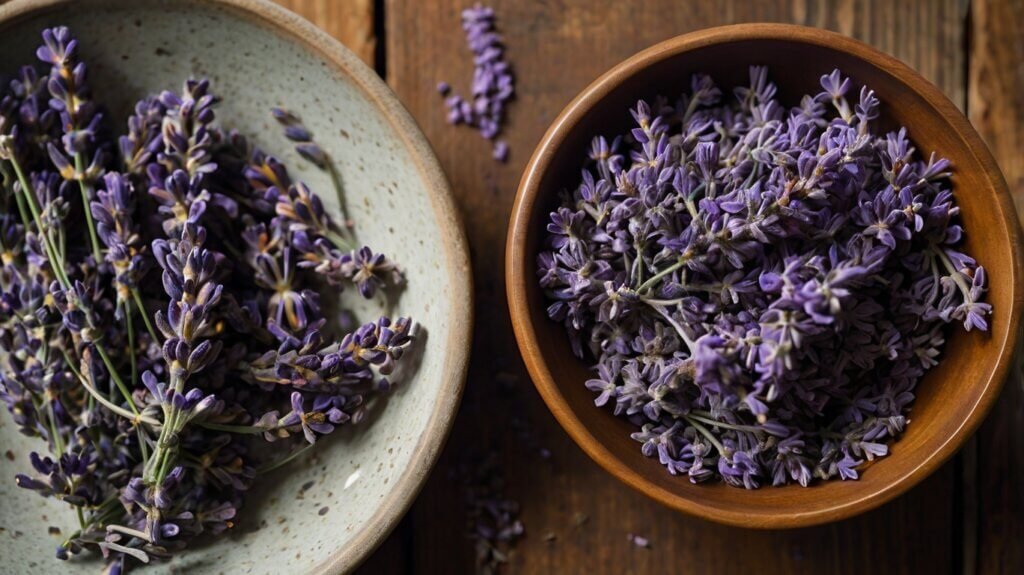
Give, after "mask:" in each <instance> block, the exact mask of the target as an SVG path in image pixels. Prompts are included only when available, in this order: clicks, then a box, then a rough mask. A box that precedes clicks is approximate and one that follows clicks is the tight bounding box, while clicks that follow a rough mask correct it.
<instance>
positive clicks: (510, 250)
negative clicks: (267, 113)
mask: <svg viewBox="0 0 1024 575" xmlns="http://www.w3.org/2000/svg"><path fill="white" fill-rule="evenodd" d="M751 40H765V41H784V42H789V43H794V44H806V45H810V46H817V47H822V48H828V49H830V50H835V51H839V52H844V53H846V54H849V55H852V56H853V57H855V58H858V59H860V60H862V61H864V62H865V63H867V64H869V65H871V66H873V67H874V68H876V69H878V70H879V71H880V72H882V73H885V74H888V75H889V76H892V77H893V78H895V79H896V80H897V81H898V82H900V83H902V84H903V85H904V86H906V87H907V89H909V90H911V91H913V92H915V93H916V94H918V95H919V96H920V97H922V98H923V99H924V100H925V102H927V104H928V105H929V106H931V107H932V108H934V109H935V110H936V111H937V112H938V113H939V115H940V116H941V117H943V118H944V119H945V121H946V122H947V124H948V126H949V128H950V129H951V130H953V131H954V132H955V133H956V135H957V137H958V138H959V139H960V140H962V141H963V142H964V143H965V144H966V146H967V148H968V149H969V150H970V151H971V153H972V156H973V160H974V162H975V166H976V167H977V168H979V169H981V170H982V171H984V173H985V174H986V175H985V178H986V179H987V180H989V182H990V184H991V187H992V189H994V190H995V192H996V203H995V204H994V205H993V206H992V212H993V213H992V215H993V223H994V224H996V225H1000V226H1002V227H1003V228H1004V230H1005V234H1004V237H1006V239H1007V244H1008V245H1007V246H1006V248H1007V249H1009V250H1010V252H1011V255H1012V261H1013V265H1012V269H1009V270H1006V272H1005V273H1008V274H1010V286H1011V289H1012V292H1013V293H1012V302H1013V305H1012V309H1010V310H1005V311H1003V313H1008V317H1009V326H1010V327H1009V329H1008V330H1007V332H1006V333H1005V335H1004V336H1003V337H1002V341H1001V342H999V343H1000V344H1001V346H1000V347H999V349H998V354H997V361H998V363H997V364H996V367H995V369H994V370H993V372H992V376H991V377H989V379H988V381H983V382H978V384H977V385H978V386H984V389H983V391H982V393H981V396H980V397H979V399H978V401H977V402H976V403H975V405H974V406H973V407H972V409H971V411H970V412H969V413H968V415H967V416H966V417H965V419H964V420H963V421H961V422H959V425H958V427H957V428H956V429H955V430H954V431H953V432H952V434H951V435H950V436H949V437H948V438H947V439H946V440H945V441H944V442H943V443H942V444H941V446H940V447H939V449H938V450H937V451H935V452H933V453H931V454H930V455H928V456H927V457H924V458H921V459H918V460H907V461H905V463H906V464H907V466H908V470H907V471H905V472H904V473H903V474H902V475H901V476H899V477H898V478H897V479H896V480H895V481H893V482H891V483H888V484H883V485H879V487H878V488H877V489H875V490H873V491H871V492H868V493H867V494H865V495H864V496H862V497H859V498H856V499H849V500H844V499H834V500H832V501H831V502H830V504H827V505H825V506H821V507H817V508H816V509H813V510H806V509H786V508H780V509H778V510H776V511H767V510H765V511H761V510H759V511H757V512H755V513H752V512H750V511H745V510H735V509H723V508H720V507H712V506H708V505H705V504H703V503H702V502H701V501H700V500H697V499H691V498H688V497H684V496H681V495H679V494H677V493H675V492H674V491H671V490H669V489H666V488H663V487H661V486H659V485H657V484H655V483H653V482H651V481H649V480H648V479H646V478H645V476H644V474H643V473H641V472H638V471H636V470H634V469H631V468H630V467H628V466H627V465H625V464H624V463H623V461H622V460H620V459H619V458H618V457H617V456H616V455H615V454H614V453H613V452H612V451H611V450H609V449H608V448H607V447H605V446H604V445H603V444H601V443H600V442H599V441H598V440H597V439H596V438H595V437H594V435H593V434H591V432H590V431H589V430H588V429H587V427H586V425H585V424H584V423H583V421H582V420H581V419H580V418H579V417H578V416H577V414H576V413H575V412H574V411H573V410H572V408H571V407H570V406H569V403H568V401H567V400H566V399H565V396H564V395H563V394H562V393H561V391H560V390H559V386H558V384H557V383H556V382H555V380H554V378H553V376H552V374H551V371H550V369H549V368H548V366H547V364H546V362H545V360H544V356H543V354H542V353H541V350H540V346H539V345H538V342H537V331H538V330H539V329H560V327H559V326H556V325H555V324H550V325H542V326H537V325H535V324H534V321H533V319H532V316H531V313H530V311H531V310H530V308H529V305H528V297H527V294H528V292H530V291H531V290H532V289H534V287H533V286H532V285H531V282H535V281H536V280H535V277H534V275H535V274H534V273H533V258H534V257H535V254H530V253H526V251H527V250H526V240H527V236H528V233H529V231H530V230H529V226H530V219H531V215H532V214H533V211H534V210H535V209H536V206H537V202H538V198H539V196H540V182H541V180H542V179H543V175H544V174H545V172H546V171H547V170H548V169H549V167H550V164H551V161H552V160H553V158H554V155H555V151H556V150H557V149H558V148H559V147H560V146H561V144H562V142H563V141H564V139H565V137H566V135H567V134H568V133H569V132H570V131H571V130H572V129H573V128H574V127H575V126H576V124H577V123H579V122H580V121H581V120H582V119H583V118H584V117H585V116H586V115H587V114H588V113H589V112H590V110H591V109H592V108H593V107H594V106H595V105H596V104H597V103H598V102H599V101H601V100H602V99H603V98H604V97H605V96H607V95H608V94H609V93H610V92H611V91H613V90H614V89H616V88H617V87H619V86H620V85H622V84H623V83H624V82H627V81H629V79H630V78H631V77H632V76H633V75H634V74H636V73H637V72H638V71H639V70H642V69H645V68H649V67H651V66H653V65H655V64H657V63H659V62H662V61H665V60H667V59H670V58H672V57H675V56H677V55H679V54H682V53H684V52H688V51H692V50H697V49H700V48H705V47H708V46H713V45H722V44H730V43H735V42H746V41H751ZM505 249H506V258H505V262H506V263H505V280H506V284H507V286H508V304H509V310H510V313H511V316H512V326H513V330H514V332H515V336H516V341H517V343H518V345H519V348H520V352H521V354H522V356H523V359H524V361H525V363H526V367H527V370H528V371H529V373H530V376H531V378H532V379H533V382H534V385H535V386H536V387H537V390H538V391H539V392H540V394H541V397H542V398H543V399H544V402H545V403H546V404H547V406H548V408H549V409H550V410H551V412H552V413H553V414H554V416H555V418H556V419H557V420H558V422H559V424H561V425H562V427H564V428H565V430H566V431H567V432H568V433H569V435H570V437H572V439H573V440H574V441H575V442H576V443H577V444H578V445H579V446H580V447H581V448H582V449H583V451H584V452H586V454H587V455H588V456H590V457H591V459H593V460H594V461H596V462H597V463H598V464H599V465H600V466H601V467H603V468H604V469H605V470H606V471H608V472H609V473H611V474H612V475H614V476H615V477H617V478H618V479H619V480H621V481H623V482H624V483H626V484H627V485H629V486H630V487H632V488H634V489H636V490H638V491H640V492H641V493H643V494H645V495H647V496H648V497H651V498H653V499H655V500H656V501H658V502H660V503H662V504H663V505H666V506H668V507H671V508H674V509H676V510H679V511H683V512H685V513H688V514H691V515H695V516H699V517H703V518H705V519H710V520H712V521H716V522H719V523H723V524H727V525H734V526H739V527H750V528H760V529H774V528H795V527H806V526H811V525H818V524H822V523H827V522H831V521H838V520H840V519H845V518H847V517H850V516H853V515H856V514H859V513H863V512H865V511H868V510H870V509H874V508H876V507H878V506H880V505H882V504H883V503H886V502H888V501H890V500H892V499H893V498H895V497H897V496H898V495H900V494H902V493H904V492H906V491H907V490H908V489H910V488H911V487H913V486H914V485H916V484H917V483H919V482H920V481H922V480H923V479H924V478H925V477H927V476H928V475H929V474H931V473H932V472H933V471H935V470H936V469H938V467H939V466H941V465H942V464H943V463H944V462H945V461H946V460H948V459H949V458H950V457H951V456H952V455H953V454H954V453H955V452H956V451H957V450H958V449H959V448H960V446H961V445H962V444H963V443H964V442H965V441H966V440H967V439H968V438H969V437H970V436H971V435H972V434H973V433H974V431H975V430H976V429H977V428H978V426H979V425H980V424H981V422H982V421H983V419H984V417H985V415H986V414H987V413H988V411H989V409H990V408H991V407H992V404H993V403H994V401H995V399H996V398H997V397H998V395H999V391H1000V389H1001V387H1002V384H1003V382H1004V381H1005V379H1006V376H1007V374H1008V373H1009V368H1010V365H1011V363H1012V361H1011V359H1012V358H1011V356H1012V354H1013V351H1014V350H1015V349H1016V346H1017V341H1018V336H1019V331H1020V330H1019V329H1017V328H1016V327H1015V326H1016V324H1017V320H1018V319H1019V318H1020V316H1021V309H1022V304H1024V293H1022V289H1021V281H1020V280H1021V234H1020V228H1019V224H1018V222H1017V217H1016V211H1015V209H1014V206H1013V202H1012V200H1011V198H1010V194H1009V191H1008V189H1007V186H1006V182H1005V181H1004V180H1003V177H1002V175H1001V173H1000V172H999V169H998V167H997V165H996V162H995V159H994V158H993V157H992V154H991V153H990V152H989V150H988V148H987V147H986V146H985V144H984V142H983V141H982V139H981V137H980V136H979V135H978V134H977V132H976V131H975V130H974V128H973V127H972V126H971V124H970V122H969V121H968V120H967V118H966V117H964V115H963V114H962V113H961V112H960V110H959V109H957V107H956V106H955V105H954V104H953V103H952V102H951V101H950V100H949V99H948V98H947V97H946V96H945V95H944V94H943V93H942V92H941V91H940V90H939V89H938V88H937V87H935V86H934V85H932V84H931V83H930V82H928V81H927V80H926V79H924V77H922V76H921V75H920V74H918V73H917V72H916V71H914V70H913V69H912V68H910V67H909V66H908V65H906V64H904V63H903V62H901V61H899V60H897V59H896V58H894V57H892V56H889V55H887V54H885V53H883V52H881V51H879V50H877V49H875V48H873V47H871V46H869V45H867V44H864V43H863V42H860V41H858V40H855V39H853V38H850V37H847V36H843V35H841V34H838V33H835V32H830V31H827V30H821V29H817V28H810V27H806V26H799V25H793V24H767V23H749V24H736V25H730V26H720V27H715V28H708V29H704V30H700V31H695V32H691V33H688V34H684V35H681V36H677V37H675V38H671V39H669V40H665V41H663V42H660V43H658V44H656V45H654V46H652V47H650V48H648V49H646V50H643V51H641V52H639V53H637V54H635V55H634V56H632V57H630V58H628V59H626V60H625V61H623V62H622V63H620V64H618V65H617V66H615V67H614V68H612V69H611V70H609V71H607V72H605V73H604V74H603V75H601V76H600V77H599V78H598V79H597V80H595V81H594V82H593V83H592V84H590V85H589V86H588V87H587V88H586V89H584V90H583V91H582V92H581V93H580V94H579V95H577V96H576V98H574V99H573V100H572V102H570V103H569V105H568V106H566V108H565V109H564V110H563V111H562V113H561V114H560V115H559V116H558V118H557V119H555V121H554V122H553V123H552V124H551V127H550V128H549V129H548V131H547V133H545V135H544V137H543V138H542V139H541V141H540V143H539V144H538V145H537V148H536V150H535V151H534V154H533V156H532V157H531V159H530V162H529V163H528V164H527V167H526V169H525V171H524V173H523V177H522V180H521V182H520V185H519V191H518V194H517V196H516V200H515V204H514V206H513V208H512V215H511V221H510V224H509V231H508V236H507V240H506V248H505ZM996 336H997V335H996V334H994V337H996ZM595 409H596V408H595ZM681 481H685V480H682V479H681Z"/></svg>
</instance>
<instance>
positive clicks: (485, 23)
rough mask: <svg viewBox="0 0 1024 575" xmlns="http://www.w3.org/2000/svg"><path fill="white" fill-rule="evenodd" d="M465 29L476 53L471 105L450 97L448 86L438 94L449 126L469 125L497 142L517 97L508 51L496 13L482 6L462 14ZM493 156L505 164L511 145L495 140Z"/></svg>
mask: <svg viewBox="0 0 1024 575" xmlns="http://www.w3.org/2000/svg"><path fill="white" fill-rule="evenodd" d="M462 29H463V30H464V31H465V33H466V43H467V44H469V49H470V50H471V51H472V52H473V65H474V70H473V86H472V94H473V97H472V101H466V100H465V99H464V98H463V97H462V96H460V95H458V94H454V93H451V86H449V85H448V83H447V82H439V83H438V85H437V91H438V93H440V94H441V95H442V96H444V97H445V100H444V105H445V107H446V108H447V109H448V122H449V123H451V124H466V125H467V126H471V127H473V128H476V129H477V130H478V131H479V132H480V135H481V136H483V137H484V138H486V139H488V140H494V139H495V138H496V137H497V136H498V133H499V132H500V131H501V125H502V122H503V121H504V118H505V105H506V104H507V103H508V101H509V100H511V99H512V96H513V94H514V93H515V80H514V79H513V77H512V71H511V68H510V67H509V65H508V62H506V61H505V47H504V46H503V45H502V41H501V36H499V35H498V33H497V32H495V31H494V10H493V9H491V8H487V7H484V6H481V5H480V4H477V5H476V6H474V7H472V8H467V9H466V10H463V11H462ZM492 155H493V156H494V159H496V160H498V161H499V162H504V161H505V160H506V159H507V158H508V144H507V143H505V141H504V140H496V141H495V142H494V148H493V151H492Z"/></svg>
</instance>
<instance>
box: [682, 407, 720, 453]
mask: <svg viewBox="0 0 1024 575" xmlns="http://www.w3.org/2000/svg"><path fill="white" fill-rule="evenodd" d="M683 419H685V420H686V421H688V422H689V423H690V425H692V426H693V428H694V429H696V430H697V431H699V432H700V434H701V435H703V436H704V437H705V438H707V440H708V441H710V442H711V445H714V446H715V449H717V450H718V453H719V454H720V455H721V456H722V457H728V456H727V455H726V454H725V446H724V445H722V443H721V442H720V441H718V438H716V437H715V435H714V434H713V433H711V432H710V431H708V429H707V428H706V427H704V426H703V425H701V424H700V422H698V421H697V420H695V419H694V418H692V417H690V416H689V415H683Z"/></svg>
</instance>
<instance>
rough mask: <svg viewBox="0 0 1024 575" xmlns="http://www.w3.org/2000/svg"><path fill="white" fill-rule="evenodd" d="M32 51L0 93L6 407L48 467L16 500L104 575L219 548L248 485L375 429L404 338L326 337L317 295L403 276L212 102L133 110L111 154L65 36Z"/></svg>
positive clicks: (388, 328)
mask: <svg viewBox="0 0 1024 575" xmlns="http://www.w3.org/2000/svg"><path fill="white" fill-rule="evenodd" d="M43 41H44V44H43V46H41V47H40V48H39V50H38V51H37V55H38V58H39V60H40V61H41V62H42V63H43V65H44V66H45V67H46V69H45V71H43V72H42V73H40V72H39V71H38V70H37V69H36V68H35V67H33V66H25V67H24V68H22V69H21V70H20V71H19V72H18V74H17V76H16V78H15V79H14V80H13V81H12V82H10V85H9V86H8V87H4V88H3V89H2V91H0V176H2V187H0V191H2V206H3V209H2V211H0V245H2V254H3V258H2V261H0V399H2V400H3V402H4V404H5V405H6V406H7V408H8V410H9V411H10V413H11V416H12V418H13V420H14V422H15V424H16V425H18V426H19V428H20V429H21V431H22V432H23V433H24V434H25V435H28V436H31V437H37V438H39V439H40V440H42V441H41V442H40V446H41V447H43V446H45V450H41V451H40V452H38V453H32V454H31V457H30V461H29V462H28V463H30V465H26V472H25V473H24V474H19V475H18V476H17V478H16V481H17V483H18V485H20V486H21V487H24V488H26V489H29V490H32V491H35V492H37V493H38V494H39V495H42V496H45V497H53V498H56V499H58V500H61V501H62V502H64V503H65V504H67V505H68V506H70V507H71V508H72V509H73V510H74V515H75V516H77V523H76V525H75V528H73V529H69V530H66V531H64V532H65V533H69V535H68V536H67V537H66V538H65V539H63V540H62V541H61V542H60V543H59V545H58V546H57V556H58V557H59V558H61V559H68V558H69V557H71V556H72V555H75V554H77V553H79V552H81V551H82V550H84V549H91V550H94V551H99V552H100V553H102V555H103V556H104V557H105V558H106V568H105V571H104V572H105V573H108V574H118V573H123V572H124V571H125V570H126V569H128V568H129V567H131V566H134V565H137V564H139V563H149V562H152V561H155V560H159V559H165V558H167V557H169V556H170V555H171V554H173V553H175V552H178V551H180V550H181V549H183V548H185V547H186V546H187V545H189V544H191V543H193V542H195V541H197V540H204V539H207V538H208V537H209V536H210V535H216V534H218V533H221V532H223V531H225V530H228V529H230V528H231V527H232V526H233V525H234V523H235V522H236V521H238V520H239V517H238V515H237V514H238V510H239V508H240V507H241V506H242V504H243V502H244V499H245V497H244V495H245V492H246V491H247V490H248V489H249V488H250V487H251V486H252V485H253V483H254V481H255V479H256V477H257V476H258V475H259V474H260V473H263V472H267V471H269V470H271V469H274V468H276V467H279V466H281V465H285V464H287V463H288V462H289V461H291V460H292V459H293V458H295V457H296V456H298V455H300V454H301V453H303V452H304V451H305V450H306V449H308V448H309V447H311V446H312V445H313V444H314V443H315V442H317V441H318V440H319V439H320V438H321V437H323V436H325V435H328V434H330V433H332V432H333V431H335V430H336V429H337V428H338V427H340V426H342V425H346V424H349V423H357V422H358V421H359V420H360V419H361V418H362V417H363V415H364V414H365V413H366V411H367V410H368V409H372V408H373V403H372V402H373V399H374V398H375V397H377V396H378V395H380V394H382V393H385V392H387V391H388V390H389V388H390V387H391V386H392V385H393V382H392V381H391V379H390V378H391V376H392V374H393V373H394V371H395V368H396V365H397V364H398V363H399V362H400V361H401V359H402V357H403V354H404V352H405V351H406V350H407V348H408V347H409V346H410V345H411V344H412V339H413V331H414V330H413V324H412V322H411V321H410V320H409V319H407V318H395V319H391V318H388V317H381V318H379V319H376V320H374V321H369V322H366V323H364V324H363V325H361V326H358V325H356V326H346V325H345V324H344V323H343V322H341V321H339V320H337V319H336V318H337V317H338V316H339V315H341V314H340V310H337V309H336V305H335V302H329V301H325V300H322V299H321V294H325V295H326V294H331V293H337V291H338V290H340V289H342V288H343V287H347V286H351V287H354V288H355V289H356V291H357V292H358V293H359V294H361V295H362V296H364V297H366V298H372V297H380V290H381V289H382V288H383V287H385V286H390V285H394V284H396V283H397V282H399V281H400V280H401V275H400V273H399V271H398V268H397V267H396V266H395V264H394V263H392V262H391V261H390V260H388V259H387V258H385V257H384V256H383V255H382V254H379V253H376V252H374V251H372V250H371V249H370V248H369V247H366V246H362V245H360V244H359V243H358V242H357V241H356V239H355V234H354V232H353V230H352V229H351V228H350V223H349V222H347V221H344V222H341V223H340V224H339V223H337V222H335V221H334V220H333V219H332V218H331V216H330V214H329V213H328V210H327V208H326V207H325V206H324V204H323V203H322V202H321V200H320V197H319V196H318V195H317V194H316V193H315V192H314V191H313V190H311V189H310V188H309V187H307V186H306V185H305V184H303V183H302V182H300V181H298V180H296V179H293V174H292V172H290V171H289V170H288V168H287V167H286V166H285V165H284V164H283V163H282V162H281V161H280V160H278V159H277V158H275V157H274V156H271V155H269V154H267V153H265V152H263V151H261V150H259V149H257V148H255V147H253V146H252V145H251V144H250V143H249V141H248V140H247V139H246V138H245V137H244V136H243V135H242V134H241V133H239V132H236V131H227V130H225V129H224V128H222V127H220V126H219V125H218V123H217V122H216V118H215V115H216V114H215V107H216V104H217V103H218V102H219V98H218V96H216V95H214V93H213V92H212V91H211V86H210V84H209V82H207V81H206V80H188V81H187V82H185V83H184V86H183V88H182V90H181V91H180V92H171V91H166V92H162V93H160V94H156V95H152V96H150V97H147V98H145V99H143V100H142V101H140V102H139V103H138V104H137V105H136V107H135V109H134V114H133V115H132V116H131V117H130V118H129V120H128V126H127V132H126V134H125V135H124V136H121V137H120V138H119V139H114V138H113V137H111V136H110V134H111V133H112V132H113V130H114V129H115V126H114V125H112V124H111V123H110V122H109V121H108V117H107V116H106V115H104V114H103V113H102V107H101V105H100V104H99V103H98V100H97V99H94V98H97V97H101V96H102V95H103V94H102V93H94V92H93V91H91V90H90V86H89V84H88V75H87V68H86V66H85V64H84V63H83V62H81V61H80V59H79V57H78V44H77V42H76V41H75V40H74V39H73V37H72V36H71V34H70V32H69V31H68V30H67V28H54V29H50V30H46V31H44V32H43ZM268 113H270V111H268ZM273 115H274V117H275V118H276V119H277V120H278V121H279V122H280V123H281V124H282V125H283V128H284V130H285V135H286V136H287V138H289V139H290V140H292V141H294V142H296V143H297V146H296V148H297V152H298V153H299V154H300V155H301V156H302V157H303V158H305V159H306V160H308V161H309V162H311V165H310V166H309V168H311V169H317V168H319V169H324V170H329V171H330V170H333V167H332V166H333V164H332V162H331V159H330V157H329V155H328V154H327V152H326V151H325V150H323V149H321V148H320V147H319V146H318V145H317V144H316V143H315V142H314V139H313V134H312V133H311V132H310V131H309V130H308V129H307V128H306V127H305V126H304V125H303V124H302V122H301V120H300V118H298V117H297V116H296V115H294V114H292V113H290V112H288V111H286V110H283V109H277V110H274V111H273ZM239 128H244V126H240V127H239ZM267 442H277V445H276V446H275V447H274V448H273V449H268V448H267Z"/></svg>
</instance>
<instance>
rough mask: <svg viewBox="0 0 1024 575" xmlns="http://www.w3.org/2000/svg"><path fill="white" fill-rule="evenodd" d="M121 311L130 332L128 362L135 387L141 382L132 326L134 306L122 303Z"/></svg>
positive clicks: (133, 327) (125, 302)
mask: <svg viewBox="0 0 1024 575" xmlns="http://www.w3.org/2000/svg"><path fill="white" fill-rule="evenodd" d="M121 311H122V312H123V313H124V323H125V329H127V330H128V360H129V362H130V363H131V366H132V367H131V373H132V379H131V382H132V384H133V385H134V384H135V382H137V381H138V380H139V366H138V362H137V361H136V359H135V326H134V325H132V306H131V304H130V303H128V302H127V301H122V302H121Z"/></svg>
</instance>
